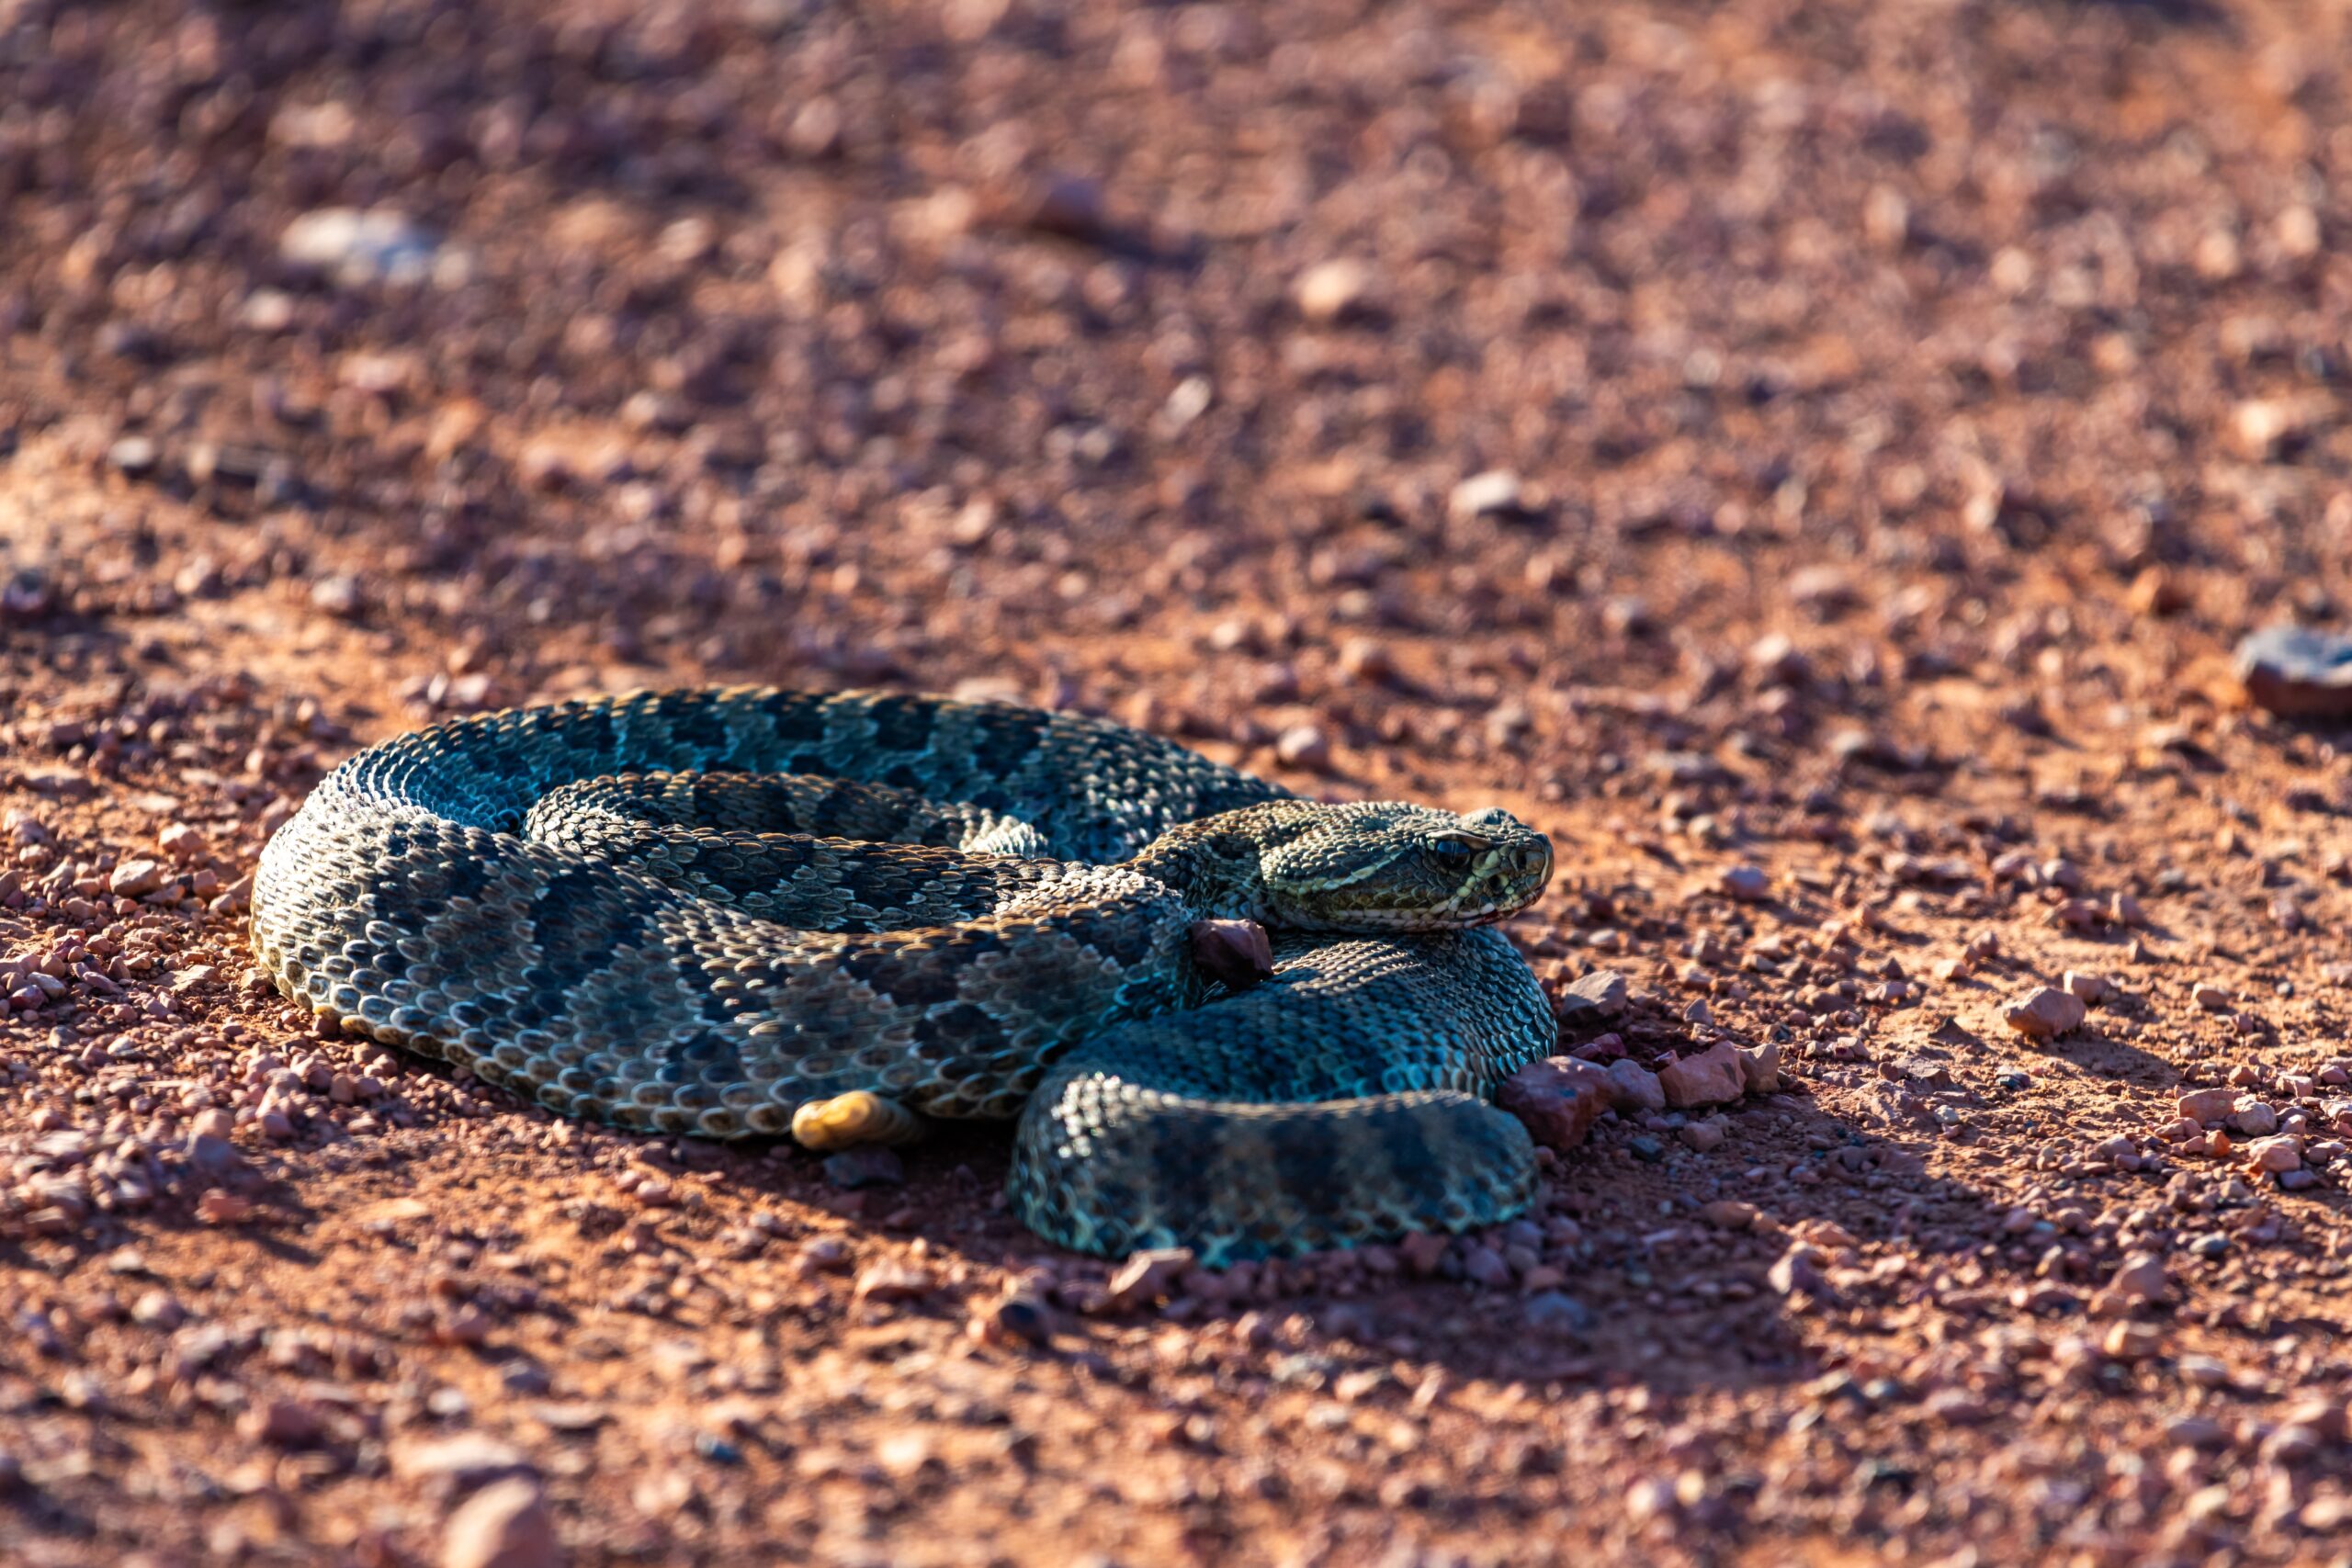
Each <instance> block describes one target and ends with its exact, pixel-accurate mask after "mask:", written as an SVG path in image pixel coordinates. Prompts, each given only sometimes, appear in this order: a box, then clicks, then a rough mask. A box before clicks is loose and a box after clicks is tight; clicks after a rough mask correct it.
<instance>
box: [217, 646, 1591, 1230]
mask: <svg viewBox="0 0 2352 1568" xmlns="http://www.w3.org/2000/svg"><path fill="white" fill-rule="evenodd" d="M1550 871H1551V851H1550V846H1549V845H1548V843H1547V842H1546V841H1545V840H1544V838H1543V837H1542V836H1541V835H1540V834H1537V833H1535V832H1534V831H1533V830H1532V829H1528V828H1526V827H1524V826H1522V825H1521V824H1520V823H1519V822H1517V821H1516V820H1515V819H1513V818H1511V817H1510V815H1509V814H1508V813H1505V812H1502V811H1500V810H1489V811H1487V812H1482V813H1479V814H1476V815H1475V816H1470V817H1461V816H1456V815H1454V814H1453V813H1450V812H1444V811H1436V810H1431V809H1428V808H1424V807H1413V806H1405V805H1399V804H1394V803H1379V804H1361V803H1358V804H1349V805H1338V806H1334V805H1322V804H1317V803H1315V802H1311V801H1307V800H1304V799H1301V798H1299V797H1297V796H1295V795H1290V794H1288V793H1286V792H1285V791H1283V790H1282V789H1280V788H1278V787H1276V786H1274V785H1272V784H1268V783H1265V782H1263V781H1261V780H1259V779H1255V778H1252V777H1250V775H1248V774H1246V773H1240V772H1238V771H1236V770H1234V769H1231V768H1227V767H1224V766H1221V765H1219V764H1217V763H1216V762H1213V761H1210V760H1208V759H1207V758H1204V757H1202V756H1200V755H1198V754H1196V753H1194V752H1192V751H1188V750H1184V749H1183V748H1182V747H1180V746H1177V745H1176V744H1174V743H1173V742H1170V741H1167V740H1163V739H1159V738H1157V737H1154V736H1150V735H1148V734H1144V733H1142V732H1140V731H1137V730H1134V729H1130V728H1125V727H1123V726H1120V725H1117V724H1114V723H1111V722H1109V721H1106V720H1103V719H1098V718H1092V717H1087V716H1078V715H1071V714H1063V713H1047V712H1041V711H1036V710H1033V709H1029V708H1024V707H1019V706H1015V705H1006V704H998V703H986V702H963V701H957V700H955V699H950V698H944V697H924V696H909V695H898V694H885V693H857V692H853V693H842V694H810V693H801V692H791V691H781V690H769V689H759V688H727V689H704V690H687V691H675V692H662V693H640V694H633V695H629V696H624V697H608V698H595V699H589V700H583V701H574V702H568V703H563V704H559V705H551V706H545V707H537V708H526V709H516V710H513V711H509V712H505V713H499V714H492V715H487V716H477V717H469V718H464V719H458V720H454V721H451V722H448V723H444V724H441V725H438V726H436V727H435V728H429V729H424V730H421V731H418V732H415V733H413V734H409V735H404V736H401V737H399V738H397V739H391V740H389V741H386V742H383V743H381V744H379V745H377V746H374V747H371V748H369V749H368V750H363V751H361V752H359V753H358V754H356V755H355V756H354V757H352V758H351V759H349V760H348V761H345V762H344V763H343V764H342V765H341V766H339V767H337V768H336V769H335V770H334V772H333V773H330V774H329V775H328V776H327V777H326V778H325V779H324V780H323V781H322V783H321V784H319V786H318V787H317V788H316V789H315V790H314V791H312V793H311V795H310V796H309V798H308V799H307V800H306V801H305V802H304V803H303V805H302V807H301V808H300V810H299V811H298V812H296V814H295V815H294V816H293V817H292V818H289V819H288V821H287V822H286V824H285V825H284V826H283V827H282V828H280V829H278V831H277V833H276V834H275V835H274V836H273V837H272V838H271V840H270V841H269V843H268V845H267V847H266V849H265V851H264V852H263V854H262V858H261V863H260V867H259V869H258V871H257V872H256V874H255V878H254V916H253V942H254V952H255V954H256V955H257V957H258V958H259V960H260V962H261V964H262V967H263V968H264V970H265V971H266V972H267V973H268V974H270V975H271V976H274V977H275V979H276V980H277V984H278V986H279V987H280V988H281V989H282V990H283V991H284V992H285V993H286V994H287V995H288V996H289V997H291V998H294V999H295V1000H297V1001H299V1002H301V1003H303V1004H305V1005H307V1006H308V1007H310V1008H311V1010H313V1011H314V1012H315V1013H317V1014H319V1015H320V1016H321V1017H322V1018H323V1019H325V1020H328V1021H333V1022H334V1023H337V1024H339V1025H340V1027H341V1028H342V1029H344V1030H345V1031H347V1032H353V1033H356V1034H362V1035H366V1036H368V1037H370V1038H373V1039H375V1040H377V1041H379V1042H381V1043H386V1044H390V1045H397V1046H401V1047H405V1048H407V1049H410V1050H413V1051H416V1052H419V1053H422V1054H424V1055H431V1056H435V1057H439V1058H442V1059H444V1060H447V1061H448V1062H451V1063H455V1064H458V1065H461V1066H465V1067H467V1068H469V1069H471V1070H472V1071H473V1072H474V1073H475V1074H476V1075H478V1076H479V1077H482V1078H484V1079H486V1080H488V1081H490V1082H492V1083H495V1084H500V1085H503V1086H504V1087H506V1088H508V1089H513V1090H515V1091H516V1092H518V1093H522V1094H526V1095H529V1096H532V1097H535V1098H536V1099H537V1100H539V1101H540V1102H541V1103H542V1104H544V1105H546V1106H548V1107H549V1108H551V1109H553V1110H555V1111H560V1112H563V1113H565V1114H568V1115H573V1116H580V1117H585V1118H590V1119H594V1120H599V1121H604V1122H612V1123H616V1124H617V1125H619V1126H622V1127H625V1128H631V1129H638V1130H642V1131H647V1132H658V1133H666V1134H692V1135H695V1136H700V1137H709V1138H735V1137H747V1136H784V1135H789V1136H792V1137H795V1138H797V1140H798V1141H799V1142H800V1143H802V1144H804V1145H809V1146H810V1147H814V1148H837V1147H842V1146H845V1145H854V1144H856V1143H861V1142H889V1141H899V1140H903V1139H906V1138H910V1137H912V1136H914V1135H917V1134H919V1133H920V1132H921V1131H922V1128H923V1127H924V1126H925V1125H926V1124H927V1122H929V1121H930V1120H931V1119H954V1118H974V1117H978V1118H998V1119H1013V1118H1017V1119H1018V1122H1019V1126H1018V1130H1017V1136H1016V1145H1015V1153H1014V1157H1013V1166H1012V1177H1011V1184H1010V1185H1011V1197H1012V1205H1013V1209H1014V1212H1015V1213H1017V1214H1018V1216H1019V1217H1020V1218H1021V1220H1022V1221H1023V1223H1024V1224H1027V1225H1028V1226H1029V1227H1030V1228H1031V1229H1033V1230H1034V1231H1035V1232H1037V1233H1038V1234H1039V1235H1043V1236H1046V1238H1048V1239H1050V1240H1052V1241H1055V1242H1057V1243H1060V1244H1062V1245H1064V1246H1067V1247H1074V1248H1078V1249H1080V1250H1084V1251H1090V1252H1095V1253H1100V1254H1103V1255H1106V1256H1113V1257H1115V1256H1119V1255H1122V1254H1125V1253H1126V1252H1129V1251H1132V1250H1135V1249H1136V1248H1140V1247H1178V1246H1181V1247H1192V1248H1193V1249H1194V1251H1195V1252H1196V1253H1197V1254H1198V1256H1199V1257H1200V1258H1202V1259H1203V1261H1204V1262H1206V1263H1209V1264H1213V1265H1214V1264H1223V1263H1227V1262H1232V1261H1236V1260H1238V1259H1242V1258H1260V1257H1272V1256H1283V1255H1287V1254H1294V1253H1297V1252H1301V1251H1306V1250H1311V1249H1317V1248H1323V1247H1347V1246H1353V1245H1360V1244H1363V1243H1366V1242H1371V1241H1375V1240H1382V1239H1387V1238H1391V1237H1394V1236H1395V1235H1398V1234H1400V1233H1403V1232H1406V1231H1409V1230H1417V1229H1438V1230H1461V1229H1464V1228H1467V1227H1470V1226H1474V1225H1481V1224H1492V1223H1494V1222H1496V1221H1498V1220H1502V1219H1507V1218H1509V1217H1510V1216H1511V1215H1512V1214H1514V1213H1518V1212H1520V1211H1521V1209H1522V1208H1523V1207H1524V1206H1525V1204H1526V1203H1527V1201H1528V1200H1529V1198H1530V1196H1531V1195H1532V1188H1533V1181H1534V1161H1533V1157H1532V1147H1531V1145H1530V1144H1529V1141H1528V1138H1527V1135H1526V1134H1525V1133H1524V1131H1523V1130H1522V1129H1521V1127H1520V1125H1519V1124H1518V1122H1515V1121H1514V1120H1513V1119H1512V1118H1510V1116H1507V1115H1505V1114H1503V1113H1502V1112H1500V1111H1497V1110H1495V1109H1494V1108H1493V1107H1492V1106H1491V1105H1489V1104H1488V1103H1487V1099H1488V1098H1489V1097H1490V1096H1491V1095H1492V1093H1493V1091H1494V1089H1495V1088H1496V1086H1497V1085H1498V1083H1499V1081H1500V1080H1501V1079H1502V1078H1503V1077H1506V1076H1508V1075H1509V1074H1510V1072H1512V1071H1513V1070H1515V1069H1516V1068H1517V1067H1519V1066H1521V1065H1523V1064H1524V1063H1526V1062H1527V1061H1529V1060H1531V1059H1532V1058H1534V1057H1537V1056H1540V1055H1544V1054H1545V1052H1546V1051H1548V1050H1549V1049H1550V1047H1551V1043H1552V1040H1553V1024H1552V1021H1551V1015H1550V1011H1549V1010H1548V1009H1547V1007H1546V1006H1545V1002H1544V996H1543V993H1542V990H1541V988H1540V987H1539V986H1538V985H1537V983H1536V981H1535V978H1534V976H1533V975H1532V973H1531V972H1530V970H1529V969H1528V967H1527V964H1525V963H1524V961H1522V960H1521V958H1520V957H1519V955H1518V954H1517V953H1516V952H1515V951H1514V950H1513V949H1512V948H1511V947H1510V944H1509V943H1508V942H1505V941H1504V940H1503V938H1502V937H1501V936H1500V935H1499V934H1498V932H1496V931H1492V930H1489V929H1487V924H1488V922H1490V921H1492V920H1494V919H1498V918H1500V917H1501V916H1503V915H1507V914H1509V913H1510V912H1511V911H1513V910H1515V909H1518V908H1522V907H1523V906H1524V905H1526V904H1527V903H1528V902H1529V901H1531V900H1532V898H1533V897H1535V896H1536V895H1537V893H1539V892H1540V891H1541V889H1542V887H1543V886H1544V881H1545V879H1546V878H1547V877H1548V875H1549V874H1550ZM1203 919H1253V920H1256V921H1258V922H1260V923H1261V924H1262V925H1263V926H1265V927H1266V928H1267V929H1268V930H1269V931H1270V932H1271V933H1272V939H1273V953H1274V960H1275V962H1274V970H1273V974H1272V977H1271V978H1269V979H1267V980H1266V981H1265V982H1264V983H1262V984H1260V985H1257V986H1255V987H1250V988H1247V989H1244V990H1241V991H1238V992H1229V991H1228V990H1227V987H1225V986H1224V985H1223V984H1221V983H1220V982H1218V981H1217V980H1216V979H1213V978H1211V977H1210V976H1208V975H1207V974H1205V973H1204V971H1203V968H1202V966H1201V964H1200V963H1199V961H1198V960H1197V958H1196V956H1195V953H1196V945H1197V943H1196V938H1195V935H1194V925H1195V922H1197V921H1200V920H1203Z"/></svg>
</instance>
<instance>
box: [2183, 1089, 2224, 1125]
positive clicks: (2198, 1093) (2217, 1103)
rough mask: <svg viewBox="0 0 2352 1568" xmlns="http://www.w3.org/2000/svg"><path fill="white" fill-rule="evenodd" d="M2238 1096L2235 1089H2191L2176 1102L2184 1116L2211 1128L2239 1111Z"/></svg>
mask: <svg viewBox="0 0 2352 1568" xmlns="http://www.w3.org/2000/svg"><path fill="white" fill-rule="evenodd" d="M2237 1103H2238V1094H2237V1090H2235V1089H2191V1090H2190V1091H2189V1092H2188V1093H2187V1094H2184V1095H2182V1096H2181V1097H2180V1098H2179V1099H2178V1100H2177V1101H2176V1102H2175V1105H2176V1108H2177V1110H2178V1111H2180V1113H2181V1114H2182V1115H2183V1116H2186V1117H2188V1119H2189V1120H2190V1121H2192V1122H2197V1123H2198V1124H2199V1125H2200V1126H2206V1127H2211V1126H2212V1125H2213V1124H2214V1123H2215V1122H2220V1121H2222V1119H2224V1118H2225V1117H2227V1116H2228V1115H2229V1114H2230V1112H2232V1111H2234V1110H2236V1109H2237Z"/></svg>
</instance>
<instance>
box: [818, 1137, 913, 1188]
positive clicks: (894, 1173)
mask: <svg viewBox="0 0 2352 1568" xmlns="http://www.w3.org/2000/svg"><path fill="white" fill-rule="evenodd" d="M825 1179H826V1180H828V1181H830V1182H831V1183H832V1184H833V1185H834V1186H836V1187H842V1188H852V1189H854V1188H859V1187H899V1186H903V1185H905V1183H906V1179H907V1168H906V1166H905V1164H904V1163H903V1162H902V1161H900V1160H899V1151H898V1150H896V1149H894V1148H890V1147H888V1145H882V1144H861V1145H858V1146H857V1147H855V1148H849V1149H843V1150H842V1152H841V1153H839V1154H837V1155H830V1156H826V1159H825Z"/></svg>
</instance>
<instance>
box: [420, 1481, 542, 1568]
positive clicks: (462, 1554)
mask: <svg viewBox="0 0 2352 1568" xmlns="http://www.w3.org/2000/svg"><path fill="white" fill-rule="evenodd" d="M562 1562H563V1549H562V1547H561V1545H560V1543H559V1542H558V1541H557V1540H556V1533H555V1521H554V1520H553V1519H552V1518H550V1517H548V1508H547V1503H546V1501H545V1500H544V1499H543V1498H542V1497H541V1496H540V1495H539V1483H537V1481H536V1480H533V1479H530V1478H528V1477H525V1476H509V1477H508V1478H507V1479H505V1480H503V1481H493V1482H492V1483H490V1484H489V1485H487V1486H484V1487H483V1488H482V1489H481V1491H479V1492H476V1493H475V1494H474V1495H472V1496H470V1497H468V1498H467V1499H466V1500H465V1501H464V1502H462V1503H460V1504H458V1506H457V1508H456V1509H455V1510H454V1511H453V1512H452V1513H451V1514H450V1515H449V1517H448V1520H447V1523H445V1524H444V1525H443V1526H442V1531H441V1568H560V1565H561V1563H562Z"/></svg>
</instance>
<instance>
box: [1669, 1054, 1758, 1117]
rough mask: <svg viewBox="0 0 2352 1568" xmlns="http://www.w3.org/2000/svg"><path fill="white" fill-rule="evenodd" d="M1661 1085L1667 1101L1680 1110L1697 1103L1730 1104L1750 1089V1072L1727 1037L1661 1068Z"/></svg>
mask: <svg viewBox="0 0 2352 1568" xmlns="http://www.w3.org/2000/svg"><path fill="white" fill-rule="evenodd" d="M1657 1081H1658V1088H1659V1089H1662V1090H1663V1091H1664V1092H1665V1094H1666V1102H1667V1104H1668V1105H1670V1106H1672V1107H1674V1108H1675V1109H1676V1110H1678V1111H1681V1110H1687V1109H1689V1108H1690V1107H1691V1106H1694V1105H1727V1104H1729V1103H1730V1102H1731V1101H1733V1100H1737V1099H1738V1098H1739V1097H1740V1096H1741V1095H1743V1094H1745V1093H1747V1073H1746V1072H1745V1071H1744V1070H1742V1067H1741V1063H1740V1056H1739V1051H1738V1048H1737V1047H1736V1046H1734V1045H1733V1044H1731V1043H1729V1042H1728V1041H1726V1042H1724V1043H1720V1044H1717V1045H1716V1046H1714V1047H1713V1049H1711V1050H1708V1051H1706V1052H1703V1053H1702V1054H1701V1055H1696V1056H1685V1057H1683V1058H1682V1059H1681V1060H1680V1061H1679V1062H1669V1063H1668V1064H1667V1065H1666V1066H1663V1067H1661V1068H1659V1069H1658V1075H1657Z"/></svg>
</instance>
